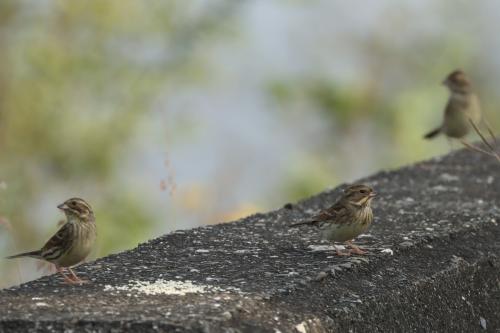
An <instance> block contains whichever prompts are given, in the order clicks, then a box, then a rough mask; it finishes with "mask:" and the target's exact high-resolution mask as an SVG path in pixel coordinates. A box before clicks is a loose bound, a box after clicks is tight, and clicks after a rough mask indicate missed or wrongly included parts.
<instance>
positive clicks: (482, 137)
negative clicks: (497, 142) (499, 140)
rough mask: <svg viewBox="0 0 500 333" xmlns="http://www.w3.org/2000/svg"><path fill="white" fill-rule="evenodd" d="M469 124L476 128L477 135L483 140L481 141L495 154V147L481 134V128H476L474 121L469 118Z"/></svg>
mask: <svg viewBox="0 0 500 333" xmlns="http://www.w3.org/2000/svg"><path fill="white" fill-rule="evenodd" d="M469 123H471V125H472V127H473V128H474V131H476V133H477V135H479V137H480V138H481V140H482V141H483V142H484V144H485V145H486V146H487V147H488V148H489V149H490V151H491V152H492V153H493V152H494V151H495V148H493V146H492V145H491V144H490V143H489V142H488V140H486V138H485V137H484V135H483V133H481V131H480V130H479V128H478V127H477V126H476V124H474V122H473V121H472V119H470V118H469Z"/></svg>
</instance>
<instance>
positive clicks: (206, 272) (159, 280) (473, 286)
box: [0, 151, 500, 332]
mask: <svg viewBox="0 0 500 333" xmlns="http://www.w3.org/2000/svg"><path fill="white" fill-rule="evenodd" d="M361 181H362V182H366V183H369V184H371V185H372V186H373V187H374V188H375V189H376V190H377V192H378V193H379V194H380V195H379V197H377V200H376V201H375V202H374V210H375V215H376V219H375V222H374V225H373V226H372V228H371V229H370V230H369V233H368V234H365V235H363V237H360V238H359V239H358V241H357V243H358V244H360V245H362V246H363V247H365V248H367V249H368V250H369V251H370V253H369V254H368V255H365V256H352V257H337V256H335V255H334V252H333V251H332V248H331V246H330V244H329V243H328V242H326V241H323V240H321V239H320V237H319V235H318V233H317V231H316V230H315V229H314V228H308V227H301V228H289V227H288V226H289V225H290V224H291V223H293V222H296V221H299V220H301V219H304V218H306V217H308V216H310V215H311V214H313V213H314V212H316V211H317V210H319V209H321V208H325V207H327V206H328V205H330V204H331V203H332V202H333V201H334V200H335V199H336V198H337V196H338V194H339V193H340V190H339V189H337V190H332V191H326V192H324V193H321V194H319V195H317V196H315V197H312V198H310V199H307V200H304V201H302V202H300V203H298V204H287V205H285V206H284V208H282V209H279V210H277V211H273V212H270V213H266V214H256V215H253V216H250V217H248V218H245V219H243V220H240V221H237V222H233V223H226V224H220V225H215V226H209V227H203V228H197V229H193V230H185V231H177V232H173V233H171V234H168V235H165V236H162V237H159V238H157V239H154V240H151V241H149V242H147V243H144V244H141V245H139V246H138V247H137V248H136V249H133V250H131V251H126V252H123V253H120V254H116V255H111V256H108V257H106V258H102V259H99V260H97V261H95V262H91V263H88V264H85V265H82V266H80V267H78V269H77V270H78V272H79V273H80V274H81V275H82V276H84V277H86V278H88V279H90V280H91V283H88V284H85V285H83V286H70V285H65V284H62V283H61V280H60V279H59V277H57V276H49V277H44V278H42V279H39V280H37V281H33V282H30V283H27V284H24V285H21V286H19V287H14V288H11V289H8V290H3V291H0V300H1V302H0V332H29V331H46V330H49V331H64V330H66V331H71V332H91V331H96V332H109V331H116V332H121V331H130V332H149V331H151V332H155V331H160V332H345V331H352V332H431V331H433V332H450V331H454V332H482V331H489V332H499V331H500V259H499V254H500V226H499V225H498V219H499V218H500V208H499V206H498V204H499V202H500V165H499V164H498V163H497V162H495V160H493V159H490V158H488V157H483V156H481V155H479V154H474V153H471V152H467V151H459V152H456V153H453V154H450V155H448V156H445V157H443V158H440V159H434V160H431V161H425V162H422V163H418V164H416V165H412V166H409V167H405V168H402V169H399V170H395V171H391V172H380V173H378V174H376V175H374V176H372V177H369V178H366V179H363V180H361ZM176 288H177V289H176ZM183 292H186V293H185V294H181V293H183Z"/></svg>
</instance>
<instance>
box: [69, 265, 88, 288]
mask: <svg viewBox="0 0 500 333" xmlns="http://www.w3.org/2000/svg"><path fill="white" fill-rule="evenodd" d="M68 270H69V272H70V273H71V276H72V277H73V279H74V280H73V281H75V283H79V284H81V283H87V282H89V281H88V280H82V279H80V278H79V277H78V276H77V275H76V274H75V272H74V271H73V270H72V269H71V267H68Z"/></svg>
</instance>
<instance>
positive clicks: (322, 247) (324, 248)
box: [308, 245, 345, 252]
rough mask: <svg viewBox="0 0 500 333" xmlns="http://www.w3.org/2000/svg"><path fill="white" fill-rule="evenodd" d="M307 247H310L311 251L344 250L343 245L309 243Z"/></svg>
mask: <svg viewBox="0 0 500 333" xmlns="http://www.w3.org/2000/svg"><path fill="white" fill-rule="evenodd" d="M308 248H309V249H311V251H312V252H324V251H336V250H339V251H341V250H345V246H343V245H309V246H308Z"/></svg>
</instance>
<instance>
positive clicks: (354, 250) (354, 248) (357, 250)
mask: <svg viewBox="0 0 500 333" xmlns="http://www.w3.org/2000/svg"><path fill="white" fill-rule="evenodd" d="M345 243H346V244H347V245H349V246H350V247H351V249H350V250H349V254H351V253H354V254H359V255H362V254H366V253H367V251H363V250H361V249H360V248H359V247H358V246H356V245H354V244H353V243H352V241H347V242H345Z"/></svg>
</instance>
